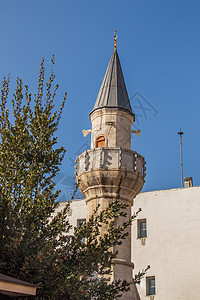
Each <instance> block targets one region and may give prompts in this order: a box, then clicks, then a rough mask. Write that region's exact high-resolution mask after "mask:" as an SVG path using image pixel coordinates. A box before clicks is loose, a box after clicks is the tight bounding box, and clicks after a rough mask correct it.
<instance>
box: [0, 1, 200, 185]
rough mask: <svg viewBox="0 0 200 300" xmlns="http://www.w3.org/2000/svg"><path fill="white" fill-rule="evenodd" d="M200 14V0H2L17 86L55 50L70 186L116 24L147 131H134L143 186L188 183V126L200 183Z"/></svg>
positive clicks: (0, 23)
mask: <svg viewBox="0 0 200 300" xmlns="http://www.w3.org/2000/svg"><path fill="white" fill-rule="evenodd" d="M199 15H200V2H199V1H197V0H196V1H194V0H191V1H186V0H180V1H179V0H173V1H171V0H162V1H160V0H151V1H150V0H126V1H122V0H109V1H108V0H107V1H105V0H101V1H96V0H93V1H92V0H91V1H88V0H86V1H77V0H74V1H68V0H65V1H64V0H57V1H56V0H54V1H53V0H48V1H46V0H42V1H39V0H38V1H29V0H25V1H22V0H18V1H16V0H8V1H0V37H1V47H0V79H1V80H2V79H3V76H5V75H7V74H8V73H10V74H11V94H12V90H13V89H14V84H15V78H16V77H17V76H19V77H21V78H22V79H23V81H24V83H28V84H29V86H30V89H31V91H34V89H36V85H37V77H38V72H39V65H40V61H41V57H44V58H45V65H46V69H47V73H48V71H49V70H50V59H51V57H52V54H55V58H56V65H55V73H56V80H55V81H56V82H57V83H59V85H60V89H59V93H58V97H57V100H56V101H57V102H58V104H59V101H60V98H61V97H62V95H63V94H64V92H65V91H67V92H68V98H67V104H66V107H65V110H64V114H63V118H62V120H61V124H60V129H59V132H58V136H59V144H60V145H63V146H64V147H65V148H66V151H67V152H66V156H65V159H64V161H63V164H62V168H61V173H62V174H63V175H62V176H61V177H62V178H64V180H65V183H63V186H67V184H68V183H67V182H69V181H70V177H71V176H73V173H74V166H73V163H72V161H73V160H75V156H76V155H77V153H78V152H81V151H82V149H83V150H84V147H85V148H86V147H87V145H89V144H90V137H89V136H88V137H87V138H84V137H83V135H82V129H89V128H90V127H91V124H90V121H89V116H88V114H89V112H90V111H91V110H92V108H93V105H94V103H95V100H96V96H97V93H98V90H99V87H100V85H101V82H102V79H103V76H104V73H105V71H106V67H107V64H108V62H109V60H110V57H111V55H112V51H113V30H114V28H116V30H117V34H118V36H119V37H118V53H119V57H120V61H121V65H122V70H123V73H124V77H125V82H126V86H127V90H128V93H129V97H130V99H131V104H132V108H133V111H135V113H136V116H137V122H136V126H137V127H138V128H140V129H141V130H142V134H141V136H140V138H137V137H136V136H133V137H132V149H134V150H136V151H138V152H139V153H140V154H142V155H143V156H145V158H146V161H147V178H146V184H145V186H144V189H143V191H149V190H157V189H168V188H176V187H180V184H181V180H180V155H179V136H178V134H177V132H178V130H179V128H180V126H181V128H182V130H183V132H184V135H183V158H184V176H185V177H187V176H192V177H193V180H194V185H200V176H199V170H200V151H199V150H200V138H199V128H200V118H199V112H200V84H199V82H200V32H199V31H200V18H199ZM136 93H137V94H136ZM135 94H136V95H137V97H136V96H134V95H135ZM141 106H142V109H141ZM144 109H145V110H144ZM144 111H145V113H144ZM59 180H60V179H59ZM59 180H58V182H60V183H61V181H62V180H61V181H59ZM63 182H64V181H63ZM70 184H71V183H70ZM70 184H68V185H69V186H70ZM61 185H62V184H61Z"/></svg>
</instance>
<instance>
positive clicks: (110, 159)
mask: <svg viewBox="0 0 200 300" xmlns="http://www.w3.org/2000/svg"><path fill="white" fill-rule="evenodd" d="M145 164H146V162H145V160H144V157H143V156H142V155H140V154H138V153H137V152H136V151H132V150H127V149H124V148H95V149H91V150H86V151H84V152H83V153H82V154H81V155H79V156H78V157H77V159H76V176H77V177H79V176H80V175H82V174H83V173H85V172H90V171H95V170H106V171H109V170H121V171H124V172H128V173H134V174H135V175H136V176H137V177H140V178H141V179H144V178H145V176H146V172H145V171H146V167H145Z"/></svg>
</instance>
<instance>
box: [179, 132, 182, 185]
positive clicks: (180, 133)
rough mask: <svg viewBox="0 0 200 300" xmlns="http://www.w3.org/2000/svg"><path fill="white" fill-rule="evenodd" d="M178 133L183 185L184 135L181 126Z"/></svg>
mask: <svg viewBox="0 0 200 300" xmlns="http://www.w3.org/2000/svg"><path fill="white" fill-rule="evenodd" d="M178 134H179V135H180V152H181V187H183V149H182V148H183V147H182V135H183V132H182V131H181V128H180V131H179V132H178Z"/></svg>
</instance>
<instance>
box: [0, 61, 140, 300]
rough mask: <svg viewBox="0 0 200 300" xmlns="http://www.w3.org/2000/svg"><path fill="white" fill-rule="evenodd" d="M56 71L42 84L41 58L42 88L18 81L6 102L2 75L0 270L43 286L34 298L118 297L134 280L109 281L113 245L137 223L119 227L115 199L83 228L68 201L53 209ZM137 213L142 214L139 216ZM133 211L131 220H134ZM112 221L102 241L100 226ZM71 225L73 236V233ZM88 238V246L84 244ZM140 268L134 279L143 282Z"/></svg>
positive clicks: (58, 151)
mask: <svg viewBox="0 0 200 300" xmlns="http://www.w3.org/2000/svg"><path fill="white" fill-rule="evenodd" d="M53 65H54V58H53V59H52V71H51V73H50V76H49V79H48V81H47V83H46V84H45V69H44V60H43V59H42V62H41V68H40V74H39V81H38V90H37V93H35V94H33V95H32V94H31V93H30V92H29V88H28V86H27V85H25V87H24V86H23V84H22V80H21V79H19V78H17V87H16V90H15V93H14V95H13V98H12V111H9V109H8V108H7V107H8V106H9V78H7V79H6V78H4V80H3V84H2V89H1V103H0V135H1V140H0V272H1V273H4V274H6V275H9V276H13V277H16V278H19V279H21V280H25V281H28V282H30V283H34V284H36V285H37V287H38V291H37V297H36V298H37V299H73V300H76V299H79V300H80V299H115V298H116V296H117V295H119V293H120V292H121V291H126V290H128V289H129V286H130V284H131V283H127V282H125V281H117V282H112V283H111V282H109V280H108V277H102V276H103V275H109V274H111V267H112V260H113V258H115V257H116V255H117V253H113V251H111V248H112V247H113V246H115V245H118V244H120V243H121V242H122V240H123V239H124V238H125V237H126V228H127V227H128V226H130V223H131V221H132V220H129V221H128V222H124V224H122V225H121V227H118V228H116V227H115V222H114V221H113V220H114V219H116V218H118V217H120V216H121V217H123V216H126V213H125V209H126V207H125V206H124V205H122V204H121V203H120V202H119V201H116V202H113V203H111V204H110V205H109V207H108V208H107V209H106V210H104V211H99V209H98V208H97V210H96V211H95V212H94V214H93V216H92V217H91V218H90V220H89V221H88V222H87V223H86V225H84V226H81V227H80V228H74V229H73V228H72V226H71V225H70V224H69V222H68V219H67V216H68V211H69V205H70V204H67V205H66V206H65V208H64V209H63V210H62V211H60V212H57V213H56V209H57V208H58V205H59V204H58V202H56V199H57V198H58V195H59V191H58V190H55V183H54V181H53V179H54V178H55V176H56V174H57V173H58V172H59V166H60V164H61V162H62V160H63V157H64V153H65V150H64V148H63V147H60V148H59V147H57V137H56V136H55V134H56V131H57V129H58V125H59V121H60V118H61V114H62V110H63V107H64V104H65V101H66V94H65V95H64V97H63V101H62V103H61V106H60V109H59V110H56V109H55V107H54V99H55V96H56V92H57V89H58V85H54V78H55V75H54V71H53ZM136 215H137V214H136ZM134 218H135V216H134V217H133V218H132V219H134ZM102 224H107V226H108V233H107V234H106V235H105V236H104V237H103V238H102V237H101V236H100V232H99V229H100V227H101V226H102ZM72 229H73V234H72V233H71V232H72ZM83 237H84V238H85V239H86V243H83V241H82V240H83ZM142 275H143V273H140V274H138V275H137V276H136V277H135V281H133V283H135V282H139V280H140V277H141V276H142Z"/></svg>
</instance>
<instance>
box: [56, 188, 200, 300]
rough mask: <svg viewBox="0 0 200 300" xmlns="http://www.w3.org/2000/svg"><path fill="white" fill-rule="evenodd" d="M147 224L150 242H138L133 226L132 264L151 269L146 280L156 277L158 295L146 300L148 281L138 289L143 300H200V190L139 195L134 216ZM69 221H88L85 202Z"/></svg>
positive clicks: (77, 203)
mask: <svg viewBox="0 0 200 300" xmlns="http://www.w3.org/2000/svg"><path fill="white" fill-rule="evenodd" d="M60 205H61V207H62V206H63V205H65V202H61V204H60ZM140 207H141V208H142V212H141V213H140V214H139V217H138V219H144V218H146V220H147V238H146V239H145V240H143V241H142V240H141V239H138V238H137V222H134V224H133V226H132V233H131V237H132V261H133V262H134V264H135V272H138V271H139V270H141V269H143V268H145V267H146V266H147V265H151V269H150V270H149V271H148V274H147V276H155V280H156V295H155V296H154V297H150V296H146V278H144V279H143V280H142V282H141V284H140V285H138V286H137V288H138V291H139V294H140V296H141V299H142V300H145V299H147V300H148V299H149V300H152V299H154V300H198V299H200V292H199V291H200V276H199V274H200V234H199V231H200V187H190V188H182V189H172V190H160V191H153V192H146V193H140V194H139V195H138V196H137V197H136V199H135V200H134V206H133V210H132V211H133V212H134V211H137V210H138V208H140ZM71 209H72V216H69V221H70V222H71V224H72V225H75V226H76V225H77V219H82V218H85V217H86V214H87V212H86V204H85V200H75V201H72V204H71Z"/></svg>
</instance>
